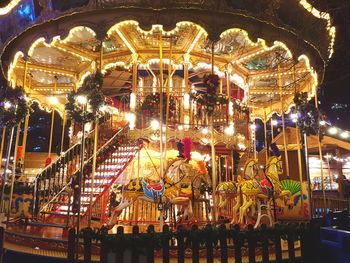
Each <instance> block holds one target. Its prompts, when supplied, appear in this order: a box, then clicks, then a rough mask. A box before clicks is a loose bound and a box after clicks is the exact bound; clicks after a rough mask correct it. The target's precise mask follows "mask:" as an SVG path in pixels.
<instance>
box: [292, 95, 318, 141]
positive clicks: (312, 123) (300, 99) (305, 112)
mask: <svg viewBox="0 0 350 263" xmlns="http://www.w3.org/2000/svg"><path fill="white" fill-rule="evenodd" d="M294 103H295V111H296V114H297V115H298V120H297V123H296V124H297V126H298V128H299V129H300V131H301V132H302V133H305V134H306V135H316V134H318V132H319V131H320V114H319V111H318V110H317V109H316V106H315V104H314V103H311V102H309V100H308V94H307V93H306V92H301V93H299V92H298V93H296V94H295V96H294Z"/></svg>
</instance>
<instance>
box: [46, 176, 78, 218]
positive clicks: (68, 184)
mask: <svg viewBox="0 0 350 263" xmlns="http://www.w3.org/2000/svg"><path fill="white" fill-rule="evenodd" d="M71 184H72V182H69V183H67V184H66V185H65V186H64V187H63V188H62V189H61V191H59V192H58V193H57V194H56V195H55V196H54V197H52V199H51V200H50V201H48V202H47V203H46V204H45V205H44V206H43V207H42V208H41V209H40V212H41V211H44V210H45V209H46V207H47V206H48V205H49V204H51V203H52V202H53V201H54V200H56V198H57V197H58V196H59V195H60V194H61V193H63V192H64V190H66V188H67V187H68V186H70V185H71Z"/></svg>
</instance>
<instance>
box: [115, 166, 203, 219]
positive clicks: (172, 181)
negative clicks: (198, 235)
mask: <svg viewBox="0 0 350 263" xmlns="http://www.w3.org/2000/svg"><path fill="white" fill-rule="evenodd" d="M197 176H198V169H196V168H195V167H193V166H192V165H191V164H190V163H189V162H188V160H186V159H175V160H173V161H172V162H171V164H170V166H169V167H168V169H167V170H166V173H165V175H164V177H163V178H160V179H159V180H155V181H154V180H150V179H149V178H136V179H132V180H131V181H130V182H129V183H128V184H126V185H125V186H124V187H123V191H122V199H121V202H120V204H119V205H118V206H117V207H116V208H115V209H114V211H113V213H112V216H111V218H110V220H109V223H108V225H109V226H113V225H114V224H115V223H116V221H117V218H118V216H119V215H120V214H121V213H122V211H123V210H124V209H125V208H126V207H128V206H130V205H131V204H133V203H134V202H135V201H136V200H144V201H148V202H153V203H157V204H162V205H163V206H165V207H168V206H169V205H170V204H172V205H181V206H183V207H184V217H191V216H192V202H191V196H192V185H193V184H194V183H195V179H197ZM200 176H201V175H200ZM163 210H164V209H162V210H161V220H162V219H163Z"/></svg>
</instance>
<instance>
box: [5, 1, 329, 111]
mask: <svg viewBox="0 0 350 263" xmlns="http://www.w3.org/2000/svg"><path fill="white" fill-rule="evenodd" d="M13 2H14V1H13ZM114 2H118V1H102V2H101V3H100V4H101V5H102V6H103V5H105V6H106V7H110V8H109V9H103V10H101V9H98V8H97V9H98V10H96V11H94V13H93V14H94V19H93V20H94V21H89V22H88V23H87V22H86V18H87V17H88V16H87V15H88V14H87V13H84V11H85V12H87V11H88V9H86V10H80V12H79V13H78V14H76V15H72V16H69V17H67V16H65V17H62V18H60V19H58V20H56V21H46V22H45V23H43V24H42V25H39V26H37V27H34V28H32V29H30V30H27V31H26V32H24V33H23V34H22V35H21V36H20V37H19V38H17V39H15V40H13V41H12V43H11V45H8V46H7V47H6V48H7V49H6V50H7V51H9V52H8V53H6V54H5V53H4V56H3V57H2V59H6V58H8V59H9V61H10V62H11V63H10V66H9V68H8V71H7V77H8V78H9V79H10V80H11V81H12V82H13V84H19V85H23V79H24V74H25V72H26V73H27V74H28V76H29V77H27V78H26V81H27V82H26V83H25V86H27V87H30V89H29V92H30V93H31V97H33V98H36V99H38V100H39V101H41V103H42V104H48V102H47V96H48V95H57V96H58V97H59V100H60V102H61V104H63V103H64V101H65V95H66V94H67V93H68V92H69V91H70V90H72V89H75V88H77V87H79V86H80V85H81V84H82V83H83V80H84V78H85V77H86V76H87V75H88V74H90V73H91V72H94V71H95V70H96V68H97V67H99V60H100V56H101V55H102V57H103V69H104V73H105V74H106V75H105V79H104V87H103V90H104V92H105V94H106V95H109V96H122V95H123V94H128V93H129V90H130V86H131V82H132V81H131V74H132V72H131V67H132V65H133V63H138V70H139V77H142V81H143V83H142V85H143V89H144V90H147V88H149V89H151V88H152V86H153V85H154V81H155V80H154V76H156V75H157V74H159V68H160V66H159V63H160V62H159V61H160V60H159V58H160V53H159V47H160V35H162V47H163V64H164V76H165V77H167V64H169V61H171V63H172V66H173V67H174V68H175V69H176V70H175V72H174V73H173V83H172V86H173V87H174V89H173V92H175V93H176V92H177V90H178V91H182V89H183V82H182V79H183V76H184V73H183V64H184V63H189V80H190V84H192V85H191V86H192V90H193V91H199V92H200V91H201V88H202V85H201V83H202V78H203V76H204V75H205V74H207V73H210V72H211V61H212V54H214V64H215V73H216V74H218V75H219V76H220V77H221V78H223V79H224V78H226V76H227V75H229V82H228V83H229V84H230V87H229V88H230V89H231V94H236V96H237V91H240V92H242V93H244V94H245V101H246V103H247V104H248V106H250V107H251V108H252V109H253V114H254V115H255V116H256V117H263V116H264V115H265V114H267V115H271V114H272V113H273V112H279V111H280V110H281V100H282V101H283V110H287V109H288V107H289V106H290V105H291V103H292V98H293V96H294V93H295V92H298V91H306V92H309V94H310V95H311V94H312V93H313V92H314V91H315V88H316V87H317V85H318V82H319V81H322V77H323V66H322V65H321V64H322V63H320V61H322V60H323V61H325V60H327V57H328V56H329V55H331V52H332V44H333V43H332V41H334V39H333V38H332V36H331V33H330V30H333V28H332V27H331V24H330V18H329V15H328V14H322V13H320V12H318V13H317V12H316V11H317V10H314V9H312V6H310V5H309V4H308V2H307V1H300V3H299V4H293V9H291V13H293V14H295V12H298V13H299V15H300V17H299V18H300V19H301V20H302V21H303V22H306V21H307V19H310V21H318V23H320V25H321V24H322V25H324V27H322V28H312V29H309V30H311V31H312V30H313V32H311V31H310V32H309V33H314V34H316V33H317V35H320V32H321V31H322V32H327V30H328V33H327V34H329V35H328V37H327V36H326V39H328V42H327V41H324V38H320V41H319V42H318V43H316V42H312V41H311V39H308V40H307V39H306V37H305V40H303V41H302V42H303V43H301V42H298V41H300V39H299V40H298V39H293V38H294V37H295V36H293V35H294V34H295V32H296V31H293V30H292V29H295V28H296V27H297V24H298V23H299V21H295V20H292V18H291V16H290V15H289V14H288V15H287V14H286V10H287V9H286V8H288V6H289V7H291V5H292V4H291V3H289V2H288V1H287V2H288V3H284V2H283V3H282V2H280V1H273V3H272V4H264V3H263V1H261V3H260V2H259V1H258V2H259V3H260V4H259V5H257V3H255V4H254V5H252V6H255V7H254V8H255V9H256V8H258V6H260V7H259V8H261V10H260V11H259V10H255V9H254V8H253V7H252V6H249V5H247V3H243V1H235V2H227V3H225V1H219V2H220V3H217V6H215V8H214V9H213V10H211V9H210V8H212V7H213V5H212V3H210V1H201V3H202V4H199V3H196V2H195V1H194V3H192V4H191V5H188V4H187V7H188V8H187V9H183V6H184V5H185V4H184V3H182V2H181V1H171V2H174V3H172V7H171V8H170V7H169V5H170V3H168V2H169V1H160V2H159V1H152V3H150V5H149V6H148V7H143V8H145V10H140V8H141V6H140V5H141V3H139V1H132V2H133V6H130V7H127V5H128V4H125V3H124V9H123V10H121V9H122V8H121V7H120V5H119V4H117V3H115V4H113V3H114ZM125 5H126V6H125ZM265 5H266V6H265ZM185 6H186V5H185ZM136 7H137V8H136ZM164 7H169V8H167V9H165V8H164ZM113 8H114V9H113ZM172 8H173V10H172V11H173V13H172V14H171V15H169V11H171V9H172ZM181 8H182V9H181ZM252 8H253V9H254V10H253V9H252ZM269 8H270V9H271V8H272V9H271V10H270V9H269ZM203 10H206V11H207V12H206V13H203ZM234 10H235V11H237V10H238V11H237V12H238V13H235V14H236V15H239V19H238V18H237V22H236V23H235V24H234V23H232V21H233V19H235V18H236V17H235V14H234V13H233V11H234ZM112 11H115V13H114V14H113V13H112ZM269 11H273V13H271V14H270V16H266V15H268V12H269ZM117 13H118V14H123V15H122V16H121V17H118V18H116V17H115V16H116V14H117ZM90 14H91V11H90ZM112 14H113V15H112ZM176 14H177V16H176V17H177V18H175V17H174V16H175V15H176ZM252 14H254V16H252ZM262 14H265V16H266V17H265V16H262ZM283 14H285V17H283V18H284V20H285V21H282V20H281V18H282V17H281V16H282V15H283ZM307 14H312V15H310V16H309V15H307ZM152 15H157V16H156V17H153V16H152ZM166 15H168V16H166ZM327 15H328V16H327ZM226 16H227V17H226ZM244 17H245V18H244ZM261 17H264V21H262V20H261V21H258V20H259V19H261ZM129 18H133V19H131V20H130V19H129ZM214 18H215V19H216V21H215V22H214V21H213V19H214ZM84 19H85V20H84ZM101 19H103V20H101ZM175 19H176V20H175ZM181 19H186V20H181ZM245 19H247V21H246V20H245ZM90 20H91V18H90ZM248 20H249V21H250V20H251V23H248V22H249V21H248ZM267 20H271V21H270V22H273V23H274V24H271V23H268V22H269V21H267ZM286 20H288V21H286ZM113 21H114V23H113ZM189 21H192V22H189ZM230 21H231V23H230ZM279 23H283V24H289V27H287V26H286V25H285V26H284V27H281V28H279V27H276V25H277V24H279ZM293 23H294V24H293ZM44 26H46V27H45V28H44ZM293 26H294V27H293ZM55 27H56V28H57V27H59V28H60V29H59V30H57V29H53V28H55ZM42 29H45V30H47V31H46V32H47V33H46V35H44V36H41V37H39V36H40V35H42V33H41V32H40V33H39V31H40V30H42ZM51 29H52V31H54V32H51ZM299 29H300V28H299ZM267 30H268V32H266V31H267ZM282 31H283V32H282ZM288 34H289V35H288ZM49 35H50V37H48V36H49ZM303 36H304V35H300V36H299V38H300V37H303ZM264 37H265V39H266V40H264ZM308 37H310V36H308ZM321 39H322V41H321ZM20 41H23V42H20ZM321 42H322V43H321ZM101 43H102V47H103V48H102V50H101ZM317 45H318V46H317ZM296 46H298V48H296ZM11 54H12V55H11ZM26 68H27V70H25V69H26ZM226 86H227V81H223V82H222V85H221V88H222V90H227V87H226ZM234 91H236V93H235V92H234ZM61 106H62V105H61ZM61 108H62V107H61Z"/></svg>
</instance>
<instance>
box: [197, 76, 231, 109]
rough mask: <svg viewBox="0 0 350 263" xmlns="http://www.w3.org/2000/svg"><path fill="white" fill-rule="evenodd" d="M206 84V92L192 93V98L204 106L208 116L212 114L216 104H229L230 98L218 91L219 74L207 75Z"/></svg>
mask: <svg viewBox="0 0 350 263" xmlns="http://www.w3.org/2000/svg"><path fill="white" fill-rule="evenodd" d="M204 86H205V87H206V92H205V93H199V94H195V95H192V99H193V100H194V101H196V102H197V104H198V105H199V106H201V107H202V108H204V110H205V112H206V113H207V114H208V116H212V115H213V113H214V107H215V105H222V104H227V102H228V99H227V97H226V96H225V95H222V94H218V93H217V88H218V86H219V76H218V75H214V74H211V75H207V76H205V77H204Z"/></svg>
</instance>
